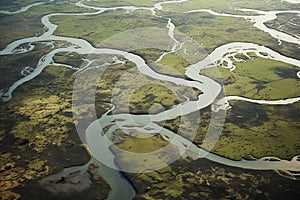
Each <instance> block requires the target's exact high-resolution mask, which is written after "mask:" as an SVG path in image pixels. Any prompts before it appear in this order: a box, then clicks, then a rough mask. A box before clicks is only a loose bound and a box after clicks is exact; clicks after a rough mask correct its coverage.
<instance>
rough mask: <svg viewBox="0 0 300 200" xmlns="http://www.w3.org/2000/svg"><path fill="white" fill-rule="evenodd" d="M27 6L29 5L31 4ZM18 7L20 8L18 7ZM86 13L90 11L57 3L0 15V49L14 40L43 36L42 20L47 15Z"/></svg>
mask: <svg viewBox="0 0 300 200" xmlns="http://www.w3.org/2000/svg"><path fill="white" fill-rule="evenodd" d="M8 5H10V6H12V5H14V4H10V3H9V4H8ZM26 5H29V3H27V4H26ZM12 7H15V6H12ZM16 7H17V8H19V6H17V5H16ZM0 9H1V8H0ZM3 9H4V8H3ZM84 11H88V10H87V9H83V8H79V7H77V6H75V5H72V4H65V3H64V4H59V3H57V4H44V5H39V6H36V7H32V8H30V9H29V10H28V11H27V12H24V13H19V14H14V15H5V14H0V18H1V20H0V31H1V35H0V49H3V48H4V47H5V46H6V45H7V44H9V43H10V42H12V41H14V40H18V39H22V38H26V37H34V36H39V35H42V34H43V33H44V32H45V28H44V25H43V24H42V22H41V18H42V17H43V16H45V15H47V14H50V13H59V12H84ZM28 27H30V28H28Z"/></svg>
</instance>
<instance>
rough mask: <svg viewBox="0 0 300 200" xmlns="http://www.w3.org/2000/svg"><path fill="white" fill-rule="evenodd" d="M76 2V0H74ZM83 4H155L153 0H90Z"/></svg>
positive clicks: (144, 5) (143, 5) (101, 5)
mask: <svg viewBox="0 0 300 200" xmlns="http://www.w3.org/2000/svg"><path fill="white" fill-rule="evenodd" d="M74 2H77V0H74ZM84 4H86V5H89V6H96V7H116V6H139V7H152V6H153V5H154V4H155V1H151V0H146V1H139V0H118V1H109V0H104V1H99V0H96V1H90V2H84Z"/></svg>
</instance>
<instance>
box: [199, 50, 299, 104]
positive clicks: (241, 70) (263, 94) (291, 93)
mask: <svg viewBox="0 0 300 200" xmlns="http://www.w3.org/2000/svg"><path fill="white" fill-rule="evenodd" d="M251 56H252V57H251V59H247V60H246V62H234V64H235V65H236V69H235V70H234V71H233V72H230V71H229V70H228V69H225V68H223V67H219V71H220V75H221V77H222V79H223V83H224V86H225V92H226V95H228V96H232V95H234V96H243V97H247V98H251V99H264V100H278V99H286V98H292V97H298V96H299V93H300V85H299V78H298V77H297V72H298V71H299V67H297V66H293V65H289V64H286V63H283V62H280V61H274V60H270V59H264V58H261V57H257V56H255V55H251ZM205 71H206V70H203V73H206V72H205ZM208 73H209V72H208ZM208 73H207V74H208ZM287 86H288V88H289V89H288V90H287Z"/></svg>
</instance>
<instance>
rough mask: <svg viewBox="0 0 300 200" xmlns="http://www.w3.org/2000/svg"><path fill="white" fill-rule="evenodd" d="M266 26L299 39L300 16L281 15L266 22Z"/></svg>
mask: <svg viewBox="0 0 300 200" xmlns="http://www.w3.org/2000/svg"><path fill="white" fill-rule="evenodd" d="M266 25H267V26H268V27H270V28H272V29H275V30H278V31H282V32H285V33H287V34H290V35H294V36H298V37H299V29H298V27H299V15H297V14H291V13H284V14H279V15H278V17H277V19H275V20H272V21H268V22H266Z"/></svg>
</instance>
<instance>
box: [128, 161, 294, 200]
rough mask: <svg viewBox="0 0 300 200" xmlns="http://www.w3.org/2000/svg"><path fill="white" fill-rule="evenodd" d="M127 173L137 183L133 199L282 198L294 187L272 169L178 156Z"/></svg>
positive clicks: (291, 196)
mask: <svg viewBox="0 0 300 200" xmlns="http://www.w3.org/2000/svg"><path fill="white" fill-rule="evenodd" d="M126 176H127V177H128V178H129V179H130V180H131V181H132V182H133V184H134V185H135V186H136V189H137V196H136V198H137V199H146V200H150V199H218V198H224V199H247V198H248V199H261V198H262V199H273V198H285V197H286V195H290V197H289V198H293V195H292V194H290V193H289V192H288V191H290V190H294V189H296V188H297V184H295V182H292V183H291V182H290V181H289V180H288V179H285V178H283V177H278V176H277V175H276V174H275V172H258V171H249V170H244V169H238V168H232V167H227V166H224V165H219V164H217V163H213V162H210V161H208V160H206V159H200V160H197V161H187V160H183V159H178V160H177V161H175V162H174V163H172V164H171V165H170V166H168V167H165V168H162V169H160V170H156V171H153V172H147V173H140V174H129V173H126ZM270 184H272V187H270ZM296 191H297V189H296ZM297 193H299V192H297ZM294 195H295V193H294Z"/></svg>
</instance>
